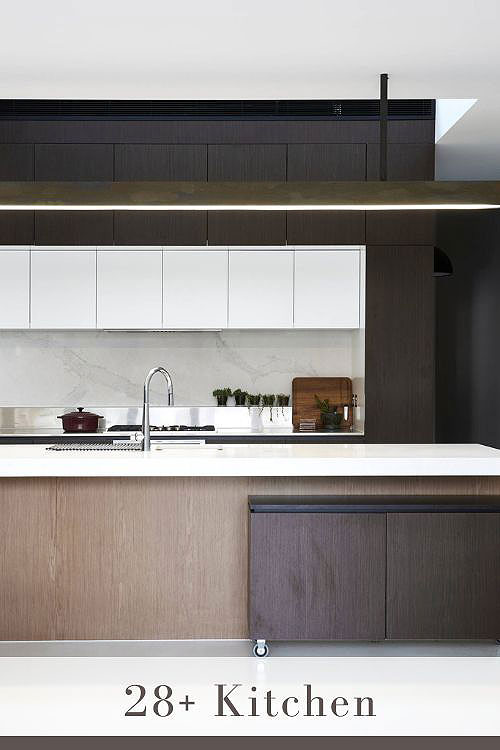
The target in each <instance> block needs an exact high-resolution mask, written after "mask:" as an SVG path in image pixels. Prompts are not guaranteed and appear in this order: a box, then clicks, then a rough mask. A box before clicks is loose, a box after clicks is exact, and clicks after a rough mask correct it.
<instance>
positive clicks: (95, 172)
mask: <svg viewBox="0 0 500 750" xmlns="http://www.w3.org/2000/svg"><path fill="white" fill-rule="evenodd" d="M35 179H36V180H75V181H78V180H91V181H92V180H96V181H100V180H102V181H111V180H112V179H113V146H112V144H102V143H64V144H62V143H37V144H35Z"/></svg>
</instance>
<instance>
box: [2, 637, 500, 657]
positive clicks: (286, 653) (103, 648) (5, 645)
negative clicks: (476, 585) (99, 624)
mask: <svg viewBox="0 0 500 750" xmlns="http://www.w3.org/2000/svg"><path fill="white" fill-rule="evenodd" d="M252 646H253V643H252V642H251V641H247V640H238V641H229V640H227V641H222V640H204V641H202V640H189V641H2V642H0V658H1V657H19V656H27V657H40V656H47V657H58V656H65V657H139V658H144V657H153V658H157V657H165V656H174V657H177V656H180V657H190V656H192V657H216V658H221V657H247V656H250V655H251V654H252ZM269 647H270V656H272V657H290V656H292V657H315V656H320V657H321V656H324V657H353V656H354V657H356V656H359V657H365V656H377V657H378V656H384V657H391V656H393V657H407V656H416V657H423V656H450V657H457V656H467V657H471V656H477V657H485V656H489V657H496V658H499V657H500V645H498V644H497V643H496V642H495V641H439V642H438V641H399V642H391V643H388V642H381V643H364V642H357V643H355V642H345V641H344V642H341V643H332V642H307V643H305V642H300V643H298V642H274V643H273V642H270V643H269Z"/></svg>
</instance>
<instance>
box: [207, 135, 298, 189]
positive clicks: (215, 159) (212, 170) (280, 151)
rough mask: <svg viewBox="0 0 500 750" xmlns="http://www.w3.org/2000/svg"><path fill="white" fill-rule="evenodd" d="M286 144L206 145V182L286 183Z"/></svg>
mask: <svg viewBox="0 0 500 750" xmlns="http://www.w3.org/2000/svg"><path fill="white" fill-rule="evenodd" d="M286 151H287V148H286V145H284V144H283V145H277V144H271V145H269V144H262V145H261V144H232V145H209V146H208V179H209V180H214V181H216V180H241V181H246V180H248V181H252V180H270V181H273V180H276V181H281V180H286Z"/></svg>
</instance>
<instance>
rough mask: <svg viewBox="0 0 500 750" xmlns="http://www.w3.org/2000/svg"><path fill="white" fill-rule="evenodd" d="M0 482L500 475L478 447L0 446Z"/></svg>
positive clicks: (493, 455) (491, 453)
mask: <svg viewBox="0 0 500 750" xmlns="http://www.w3.org/2000/svg"><path fill="white" fill-rule="evenodd" d="M0 476H2V477H47V476H52V477H54V476H61V477H64V476H81V477H85V476H90V477H92V476H94V477H98V476H102V477H107V476H108V477H109V476H119V477H127V476H152V477H153V476H155V477H158V476H164V477H169V476H171V477H172V476H207V477H208V476H233V477H234V476H500V451H499V450H496V449H494V448H488V447H486V446H483V445H444V444H443V445H366V444H365V445H362V444H359V445H352V444H351V445H349V444H347V443H343V444H340V445H295V444H278V445H230V446H229V445H222V446H217V445H207V446H175V445H172V444H169V445H165V444H162V445H160V446H158V445H153V449H152V451H151V453H141V452H137V453H135V452H106V451H103V452H97V451H96V452H92V451H90V452H79V451H71V452H52V451H47V450H46V447H45V446H40V445H13V446H10V445H4V446H0Z"/></svg>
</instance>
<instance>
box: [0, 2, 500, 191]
mask: <svg viewBox="0 0 500 750" xmlns="http://www.w3.org/2000/svg"><path fill="white" fill-rule="evenodd" d="M499 21H500V2H499V0H418V2H415V1H414V0H412V2H405V0H349V2H348V3H346V2H345V0H342V2H340V1H339V0H307V2H304V0H251V1H250V2H243V0H184V1H183V2H179V1H178V0H177V2H175V3H174V2H172V1H171V0H142V2H140V1H138V0H134V2H131V0H84V2H82V0H78V1H76V0H24V2H18V3H17V4H16V3H8V4H7V3H6V2H4V3H3V7H2V44H1V45H0V97H1V98H81V99H84V98H114V99H121V98H122V99H133V98H138V99H148V98H156V99H199V98H204V99H210V98H212V99H223V98H232V99H251V98H281V99H294V98H304V99H308V98H311V99H312V98H375V97H377V96H378V74H379V73H380V72H388V73H389V74H390V82H389V85H390V89H389V91H390V96H392V97H394V98H417V97H423V98H455V99H469V98H474V99H478V102H477V104H475V105H474V106H473V107H472V108H471V109H470V110H469V111H468V112H467V113H466V114H465V116H464V117H463V118H462V119H461V120H460V121H459V122H458V123H457V124H456V125H455V126H454V127H453V128H451V130H449V131H448V133H446V134H445V135H444V137H443V138H442V140H441V141H440V143H439V144H438V149H437V151H438V164H437V171H438V176H439V177H441V178H452V177H457V178H459V177H470V178H484V177H490V178H499V177H500V128H499V127H498V125H499V122H500V121H499V117H500V85H499V83H500V81H499V72H500V44H499V28H500V23H499Z"/></svg>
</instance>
